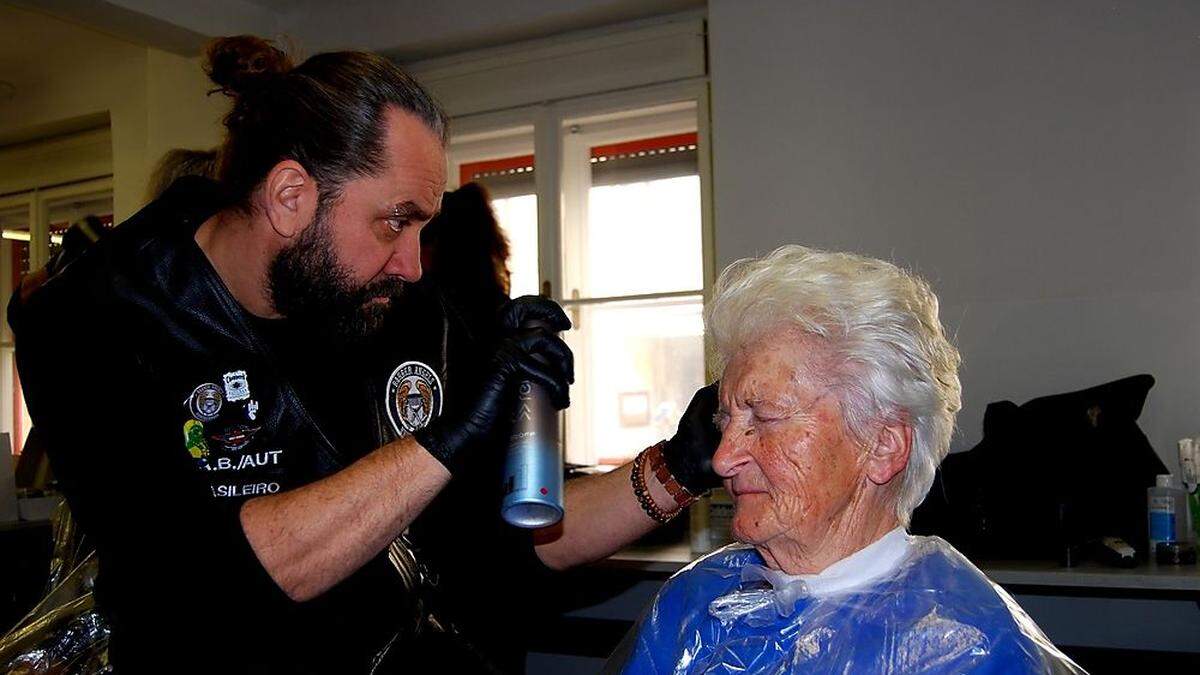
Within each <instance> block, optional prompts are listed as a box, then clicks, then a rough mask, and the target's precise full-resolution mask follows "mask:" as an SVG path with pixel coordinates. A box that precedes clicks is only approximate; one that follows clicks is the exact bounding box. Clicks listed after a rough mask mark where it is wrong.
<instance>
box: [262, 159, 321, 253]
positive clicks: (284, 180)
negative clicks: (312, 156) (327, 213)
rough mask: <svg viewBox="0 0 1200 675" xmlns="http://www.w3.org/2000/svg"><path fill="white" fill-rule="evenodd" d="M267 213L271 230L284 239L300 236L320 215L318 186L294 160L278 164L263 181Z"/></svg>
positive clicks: (286, 160)
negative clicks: (318, 210)
mask: <svg viewBox="0 0 1200 675" xmlns="http://www.w3.org/2000/svg"><path fill="white" fill-rule="evenodd" d="M263 201H264V209H263V210H264V211H265V213H266V216H267V221H268V222H270V223H271V229H273V230H275V233H276V234H278V235H279V236H281V237H283V238H284V239H291V238H293V237H295V236H297V235H298V234H300V233H301V232H302V231H303V230H304V228H305V227H307V226H308V224H309V223H311V222H312V219H313V216H314V215H315V214H316V211H317V182H316V181H315V180H313V178H312V176H310V175H309V173H308V171H307V170H306V169H305V168H304V167H303V166H302V165H301V164H300V162H297V161H295V160H292V159H285V160H283V161H282V162H280V163H278V164H276V165H275V166H274V167H272V168H271V170H270V171H269V172H268V173H267V177H266V179H265V180H264V181H263Z"/></svg>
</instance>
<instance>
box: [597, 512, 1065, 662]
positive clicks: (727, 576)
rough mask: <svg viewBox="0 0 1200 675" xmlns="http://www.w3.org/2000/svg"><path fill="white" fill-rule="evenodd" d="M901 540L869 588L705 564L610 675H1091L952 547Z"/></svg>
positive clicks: (647, 620) (674, 587) (721, 555)
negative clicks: (614, 674) (718, 674)
mask: <svg viewBox="0 0 1200 675" xmlns="http://www.w3.org/2000/svg"><path fill="white" fill-rule="evenodd" d="M895 532H896V533H898V537H899V542H900V543H899V549H898V550H897V551H896V557H895V558H894V559H893V561H891V562H889V563H888V564H887V565H886V567H885V568H884V569H882V570H879V571H877V573H873V574H871V575H870V576H869V578H868V579H867V580H866V581H864V582H863V583H861V584H859V585H857V586H854V585H852V584H851V585H849V586H847V585H846V584H844V583H842V584H839V583H838V582H837V581H836V580H834V582H833V583H830V582H829V579H828V578H827V577H826V578H824V579H820V578H812V577H810V579H812V581H810V582H809V583H805V582H804V581H800V579H803V577H789V576H788V575H784V574H781V573H779V572H775V571H773V570H770V569H768V568H766V567H765V566H764V564H763V559H762V556H760V555H759V554H758V552H757V551H755V550H754V549H753V548H750V547H747V546H743V545H738V544H735V545H732V546H727V547H725V548H723V549H720V550H718V551H716V552H714V553H712V554H710V555H708V556H706V557H704V558H701V559H700V560H697V561H696V562H694V563H692V564H691V565H690V566H688V567H686V568H684V569H683V570H681V571H680V572H679V573H678V574H676V575H675V576H674V577H672V578H671V579H670V580H669V581H668V582H667V583H666V584H665V585H664V586H663V588H662V589H661V590H660V591H659V593H658V595H657V596H656V597H655V599H654V602H653V604H652V605H651V606H650V608H649V609H648V610H647V612H646V613H645V614H644V615H643V616H642V618H641V619H640V620H639V622H638V624H637V625H636V626H634V629H633V631H632V632H631V633H630V634H629V635H628V636H627V637H626V639H625V641H624V642H623V643H622V645H621V646H620V647H618V649H617V652H616V653H615V654H614V655H613V658H612V659H611V660H610V662H609V664H608V667H607V669H606V670H607V671H608V672H621V673H637V674H642V673H647V674H654V675H666V674H668V673H671V674H680V675H682V674H684V673H689V674H690V673H810V672H811V673H929V674H934V673H963V672H971V673H1083V672H1084V671H1083V669H1081V668H1080V667H1079V666H1077V665H1076V664H1075V663H1074V662H1073V661H1071V660H1070V658H1068V657H1067V656H1066V655H1064V654H1063V653H1062V652H1060V651H1059V650H1058V649H1057V648H1056V647H1055V646H1054V645H1053V644H1052V643H1051V642H1050V641H1049V640H1048V639H1047V638H1046V636H1045V635H1044V634H1043V633H1042V631H1041V630H1040V629H1039V628H1038V627H1037V625H1036V624H1035V623H1034V622H1033V620H1032V619H1031V618H1030V617H1029V615H1028V614H1026V613H1025V611H1024V610H1022V609H1021V607H1020V606H1019V605H1017V603H1016V602H1015V601H1014V600H1013V599H1012V598H1011V597H1010V596H1009V595H1008V594H1007V593H1006V592H1005V591H1004V590H1003V589H1001V588H1000V587H999V586H997V585H995V584H993V583H992V582H991V581H989V580H988V578H987V577H986V576H985V575H984V574H983V573H982V572H980V571H979V570H978V569H977V568H976V567H975V566H974V565H972V564H971V563H970V561H968V560H967V559H966V558H965V557H963V556H962V554H960V553H959V552H958V551H956V550H955V549H954V547H952V546H950V544H948V543H946V542H945V541H943V540H942V539H939V538H937V537H909V536H907V535H904V534H903V531H902V530H896V531H895ZM893 539H895V538H893ZM881 541H882V540H881ZM877 543H880V542H877ZM859 553H860V554H866V557H867V558H871V557H875V558H878V557H880V556H879V555H872V554H875V553H876V552H875V551H872V550H871V547H868V549H864V550H863V551H860V552H859ZM857 555H858V554H856V556H857ZM861 558H862V556H860V562H862V560H861ZM865 564H866V565H868V566H869V565H870V564H872V563H871V561H870V560H867V561H866V563H865ZM831 569H833V568H831ZM827 571H828V570H827ZM817 576H818V577H820V576H822V575H817Z"/></svg>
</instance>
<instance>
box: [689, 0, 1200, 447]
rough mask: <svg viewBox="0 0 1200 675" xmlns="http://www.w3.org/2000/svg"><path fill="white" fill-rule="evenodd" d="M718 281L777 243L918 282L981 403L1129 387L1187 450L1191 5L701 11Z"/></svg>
mask: <svg viewBox="0 0 1200 675" xmlns="http://www.w3.org/2000/svg"><path fill="white" fill-rule="evenodd" d="M709 35H710V43H709V44H710V52H709V58H710V68H711V73H712V91H713V97H712V101H713V103H712V105H713V138H714V147H713V149H714V164H715V168H714V178H715V188H714V197H715V208H716V253H717V261H718V265H719V266H724V265H725V264H727V263H729V262H730V261H732V260H734V259H736V258H739V257H742V256H748V255H754V254H760V253H764V252H766V251H769V250H770V249H772V248H774V247H775V246H778V245H780V244H784V243H792V242H795V243H802V244H807V245H812V246H817V247H824V248H833V249H848V250H854V251H859V252H863V253H866V254H869V255H874V256H878V257H883V258H887V259H891V260H894V261H896V262H898V263H901V264H903V265H905V266H908V267H910V268H913V269H916V270H917V271H919V272H920V273H921V274H923V275H925V276H926V277H927V278H929V279H930V280H931V282H932V283H933V285H934V287H935V289H936V290H937V292H938V293H939V295H940V296H941V298H942V317H943V321H944V323H945V324H946V325H947V326H948V327H949V329H950V330H951V331H952V332H955V333H957V341H958V344H959V347H960V349H961V351H962V353H963V359H964V364H963V369H962V373H961V374H962V380H963V386H964V393H965V399H966V400H965V404H966V407H965V409H964V411H963V413H962V415H961V416H960V417H959V427H960V432H959V435H958V437H957V439H956V441H955V448H956V449H960V450H961V449H966V448H969V447H971V446H972V445H973V444H974V443H975V442H977V440H978V438H979V436H980V431H981V424H982V418H983V410H984V407H985V406H986V404H987V403H988V402H990V401H995V400H999V399H1012V400H1015V401H1017V402H1022V401H1024V400H1027V399H1029V398H1032V397H1035V396H1039V395H1043V394H1051V393H1057V392H1061V391H1067V390H1072V389H1076V388H1081V387H1086V386H1089V385H1093V384H1098V383H1100V382H1104V381H1107V380H1111V379H1114V378H1117V377H1121V376H1124V375H1129V374H1133V373H1138V372H1149V373H1152V374H1153V375H1154V376H1155V377H1156V378H1157V380H1158V384H1157V385H1156V386H1155V388H1154V389H1153V390H1152V391H1151V394H1150V400H1149V403H1148V406H1147V408H1146V411H1145V413H1144V414H1143V416H1142V427H1143V429H1144V430H1145V431H1146V432H1147V435H1149V436H1150V438H1151V441H1152V442H1153V443H1154V445H1155V447H1156V449H1157V450H1158V451H1159V454H1160V455H1162V456H1163V457H1164V459H1167V460H1168V466H1170V467H1172V468H1173V467H1174V466H1175V464H1176V462H1175V459H1174V454H1175V451H1174V440H1175V439H1176V438H1178V437H1180V436H1182V435H1185V434H1193V435H1194V434H1197V433H1200V339H1198V338H1200V223H1197V214H1198V210H1197V207H1198V206H1200V37H1198V36H1200V4H1198V3H1194V2H1183V1H1176V2H1171V1H1161V2H1152V3H1150V2H1138V1H1136V0H1118V1H1116V2H1096V1H1091V0H1060V1H1058V2H1053V3H1047V2H1041V1H1040V0H1020V1H1010V2H990V3H977V2H971V3H964V2H957V1H955V0H943V1H935V0H928V1H921V2H903V3H897V2H885V1H876V2H840V1H837V0H812V1H807V2H786V1H782V2H761V1H754V2H747V1H743V0H712V1H711V2H710V3H709Z"/></svg>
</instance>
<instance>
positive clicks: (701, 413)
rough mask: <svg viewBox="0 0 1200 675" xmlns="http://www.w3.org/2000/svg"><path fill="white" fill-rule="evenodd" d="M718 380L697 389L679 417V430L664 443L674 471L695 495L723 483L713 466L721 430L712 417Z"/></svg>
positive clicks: (669, 464)
mask: <svg viewBox="0 0 1200 675" xmlns="http://www.w3.org/2000/svg"><path fill="white" fill-rule="evenodd" d="M719 384H720V383H719V382H713V383H712V384H710V385H708V386H707V387H704V388H703V389H701V390H700V391H697V392H696V395H695V396H693V397H692V402H691V403H689V404H688V407H687V410H685V411H684V412H683V417H682V418H680V420H679V430H678V431H676V432H675V436H674V437H672V438H671V440H669V441H666V442H665V443H664V444H663V447H662V454H663V459H665V460H666V461H667V468H668V469H670V470H671V475H673V476H675V480H677V481H679V483H680V484H681V485H683V486H684V487H685V488H687V489H688V491H689V492H691V493H692V494H694V495H701V494H704V493H705V492H708V491H709V490H711V489H713V488H715V487H720V485H721V477H720V476H718V475H717V474H716V472H715V471H713V466H712V458H713V453H715V452H716V451H717V445H719V444H720V442H721V431H720V430H719V429H717V425H716V423H715V422H714V421H713V415H715V414H716V412H717V387H718V385H719Z"/></svg>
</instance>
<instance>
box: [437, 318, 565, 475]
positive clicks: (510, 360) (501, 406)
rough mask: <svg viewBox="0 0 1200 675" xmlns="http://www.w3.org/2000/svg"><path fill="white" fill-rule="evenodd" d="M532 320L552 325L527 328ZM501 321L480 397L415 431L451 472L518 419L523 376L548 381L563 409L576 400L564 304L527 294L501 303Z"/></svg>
mask: <svg viewBox="0 0 1200 675" xmlns="http://www.w3.org/2000/svg"><path fill="white" fill-rule="evenodd" d="M529 321H538V322H541V323H543V324H545V325H546V326H547V327H546V328H522V326H523V325H524V324H526V323H527V322H529ZM500 324H501V326H502V327H503V328H502V330H503V333H502V335H501V339H500V342H499V343H498V344H497V346H496V351H495V353H494V354H493V355H492V358H491V360H490V361H489V363H488V366H487V369H486V373H487V375H486V376H485V377H484V378H483V382H482V384H481V387H480V390H479V394H478V395H477V396H476V398H475V400H474V402H473V403H472V404H471V405H469V406H467V408H466V409H465V410H464V411H463V413H462V414H461V415H459V416H457V417H455V418H452V419H447V418H446V417H441V418H438V419H436V420H434V421H432V422H430V423H429V426H426V427H424V428H423V429H418V430H417V432H416V433H415V434H413V437H414V438H416V439H417V442H418V443H420V444H421V446H422V447H423V448H425V449H426V450H428V451H429V454H431V455H433V456H434V457H436V458H437V460H438V461H440V462H441V463H442V464H444V465H445V466H446V468H447V469H449V471H450V473H456V472H457V471H458V470H459V469H460V468H461V467H462V465H463V463H464V461H465V459H466V458H465V457H464V456H463V455H464V454H466V453H463V452H462V451H463V450H464V449H465V448H467V447H469V446H470V445H471V444H473V443H475V442H477V441H480V440H483V439H485V438H486V437H488V436H489V435H490V434H491V433H492V430H493V429H495V428H496V427H497V426H499V425H502V424H508V423H510V422H511V421H512V415H513V412H514V411H513V405H514V404H513V398H512V396H511V395H510V394H511V393H512V392H514V391H515V390H516V386H517V383H518V382H520V381H521V380H532V381H533V382H536V383H537V384H540V385H541V386H542V387H544V388H545V390H546V393H548V394H549V395H550V401H551V402H552V403H553V404H554V406H555V407H556V408H558V409H559V410H562V409H563V408H566V407H567V406H568V405H570V396H569V390H570V385H571V383H572V382H574V381H575V359H574V356H572V354H571V349H570V348H569V347H567V343H565V342H563V341H562V339H561V338H559V337H558V336H557V335H555V333H556V332H558V331H564V330H569V329H570V328H571V321H570V319H568V318H567V315H566V314H565V313H564V312H563V310H562V308H561V307H559V306H558V304H557V303H555V302H554V301H553V300H549V299H546V298H541V297H538V296H534V295H527V296H524V297H520V298H517V299H515V300H510V301H509V302H508V303H506V304H505V305H504V307H503V308H501V310H500Z"/></svg>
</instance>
